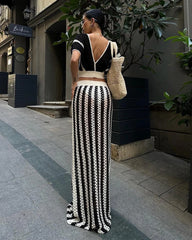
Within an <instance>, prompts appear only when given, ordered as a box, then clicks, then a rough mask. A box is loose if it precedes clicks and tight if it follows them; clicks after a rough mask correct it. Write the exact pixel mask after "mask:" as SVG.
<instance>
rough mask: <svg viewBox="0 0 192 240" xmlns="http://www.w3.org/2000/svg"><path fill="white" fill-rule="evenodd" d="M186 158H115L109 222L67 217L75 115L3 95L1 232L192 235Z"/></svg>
mask: <svg viewBox="0 0 192 240" xmlns="http://www.w3.org/2000/svg"><path fill="white" fill-rule="evenodd" d="M188 179H189V164H188V163H186V162H185V161H183V160H181V159H179V158H176V157H174V156H171V155H169V154H165V153H163V152H159V151H154V152H151V153H148V154H145V155H143V156H141V157H138V158H135V159H130V160H126V161H124V162H121V163H120V162H115V161H113V160H112V164H111V207H112V228H111V231H110V232H109V233H107V234H105V235H98V234H96V233H94V232H89V231H86V230H83V229H79V228H76V227H72V226H70V225H68V224H67V223H66V207H67V204H68V203H69V202H70V201H71V118H70V117H65V118H58V119H53V118H51V117H49V116H46V115H43V114H41V113H38V112H35V111H33V110H30V109H28V108H12V107H11V106H9V105H8V104H7V102H6V101H3V100H0V240H33V239H34V240H81V239H82V240H92V239H94V240H100V239H109V240H129V239H130V240H148V239H152V240H190V239H192V227H191V226H192V215H191V214H189V213H188V212H187V211H186V208H187V200H188V195H187V194H188V191H187V190H188V185H187V184H188Z"/></svg>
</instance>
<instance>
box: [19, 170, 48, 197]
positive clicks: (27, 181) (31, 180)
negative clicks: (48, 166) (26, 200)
mask: <svg viewBox="0 0 192 240" xmlns="http://www.w3.org/2000/svg"><path fill="white" fill-rule="evenodd" d="M16 182H17V184H19V185H20V186H21V188H22V189H23V190H24V191H26V192H28V191H30V190H31V189H33V188H37V187H41V186H42V187H43V186H45V185H47V181H46V180H45V179H44V178H43V177H42V176H40V175H39V174H38V173H37V172H36V173H34V174H31V175H28V176H24V177H21V178H17V179H16Z"/></svg>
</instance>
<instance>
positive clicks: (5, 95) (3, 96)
mask: <svg viewBox="0 0 192 240" xmlns="http://www.w3.org/2000/svg"><path fill="white" fill-rule="evenodd" d="M0 99H1V100H4V101H8V94H0Z"/></svg>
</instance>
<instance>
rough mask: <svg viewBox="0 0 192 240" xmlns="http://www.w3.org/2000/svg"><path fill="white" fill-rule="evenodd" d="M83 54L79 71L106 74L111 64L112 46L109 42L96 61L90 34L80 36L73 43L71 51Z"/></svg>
mask: <svg viewBox="0 0 192 240" xmlns="http://www.w3.org/2000/svg"><path fill="white" fill-rule="evenodd" d="M73 50H78V51H79V52H80V53H81V58H80V64H79V70H80V71H82V70H85V71H98V72H104V71H105V70H106V69H108V68H109V65H110V62H111V44H110V42H108V44H107V46H106V48H105V49H104V51H103V53H102V54H101V56H100V57H99V58H98V59H97V60H96V61H95V60H94V55H93V49H92V44H91V40H90V37H89V35H88V34H79V35H77V37H76V38H75V40H74V41H73V44H72V47H71V51H73Z"/></svg>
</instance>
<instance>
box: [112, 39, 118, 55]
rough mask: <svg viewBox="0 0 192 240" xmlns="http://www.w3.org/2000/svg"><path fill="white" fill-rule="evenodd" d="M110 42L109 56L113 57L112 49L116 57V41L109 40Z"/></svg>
mask: <svg viewBox="0 0 192 240" xmlns="http://www.w3.org/2000/svg"><path fill="white" fill-rule="evenodd" d="M110 43H111V57H112V58H113V53H114V51H115V57H117V49H118V47H117V43H116V42H112V41H110Z"/></svg>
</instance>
